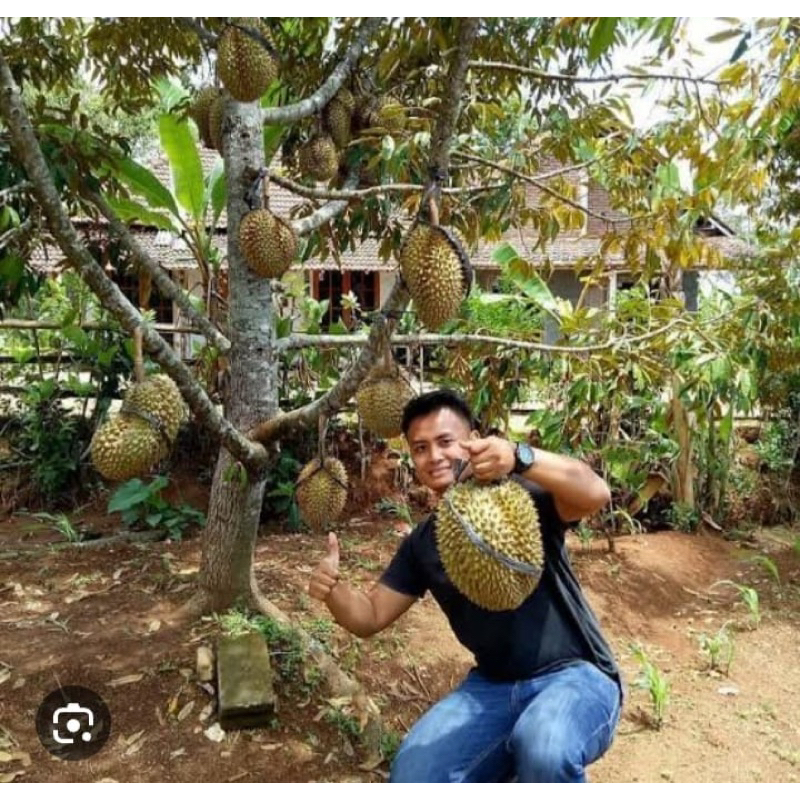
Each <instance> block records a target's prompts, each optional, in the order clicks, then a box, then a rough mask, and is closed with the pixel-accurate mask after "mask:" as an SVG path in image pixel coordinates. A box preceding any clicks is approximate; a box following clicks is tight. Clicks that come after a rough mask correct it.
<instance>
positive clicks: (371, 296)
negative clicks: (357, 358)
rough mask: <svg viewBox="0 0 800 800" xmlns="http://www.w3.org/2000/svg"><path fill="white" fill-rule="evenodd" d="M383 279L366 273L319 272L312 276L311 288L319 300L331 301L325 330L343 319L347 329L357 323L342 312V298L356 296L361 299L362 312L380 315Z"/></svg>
mask: <svg viewBox="0 0 800 800" xmlns="http://www.w3.org/2000/svg"><path fill="white" fill-rule="evenodd" d="M379 280H380V275H379V273H377V272H365V271H363V270H348V271H343V272H340V271H338V270H317V271H314V272H313V273H312V277H311V281H312V283H311V286H312V291H313V295H314V299H315V300H330V305H329V306H328V311H327V312H326V314H325V316H324V317H323V319H322V324H323V327H325V328H328V327H330V326H331V325H332V324H333V323H334V322H336V321H337V320H339V319H342V320H343V321H344V324H345V325H347V327H348V328H349V327H352V326H353V324H354V320H353V319H352V315H351V314H350V312H349V311H344V310H343V309H342V295H345V294H347V293H348V292H352V293H353V294H354V295H355V296H356V297H357V298H358V304H359V306H360V307H361V310H362V311H376V310H377V309H378V304H379V303H380V283H379Z"/></svg>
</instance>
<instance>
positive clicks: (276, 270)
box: [239, 209, 297, 278]
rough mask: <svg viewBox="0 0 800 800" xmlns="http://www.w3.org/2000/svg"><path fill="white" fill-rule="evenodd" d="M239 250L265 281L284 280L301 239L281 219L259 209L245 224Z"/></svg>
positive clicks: (253, 212) (248, 216)
mask: <svg viewBox="0 0 800 800" xmlns="http://www.w3.org/2000/svg"><path fill="white" fill-rule="evenodd" d="M239 247H240V249H241V251H242V255H243V256H244V259H245V261H246V262H247V265H248V266H249V267H250V269H251V270H253V272H255V273H256V274H257V275H260V276H261V277H263V278H280V277H281V275H283V273H284V272H286V270H287V269H289V267H290V266H291V265H292V261H294V258H295V255H296V254H297V236H296V235H295V232H294V231H293V230H292V227H291V226H290V225H288V224H287V223H286V222H284V221H283V220H282V219H281V218H280V217H277V216H275V214H272V213H271V212H270V211H267V210H266V209H258V210H257V211H251V212H250V213H249V214H246V215H245V217H244V219H243V220H242V224H241V225H240V227H239Z"/></svg>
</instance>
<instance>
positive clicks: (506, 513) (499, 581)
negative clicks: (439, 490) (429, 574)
mask: <svg viewBox="0 0 800 800" xmlns="http://www.w3.org/2000/svg"><path fill="white" fill-rule="evenodd" d="M459 516H460V517H461V519H459ZM465 524H469V525H471V527H472V529H473V531H474V532H475V534H477V535H478V537H480V539H481V540H482V541H483V542H484V543H485V544H486V545H488V547H489V548H491V550H493V551H494V552H495V553H496V554H499V555H500V556H502V557H506V558H508V559H513V561H514V562H518V563H519V564H524V565H526V566H529V567H532V568H534V569H535V570H536V574H526V573H524V572H522V571H519V570H517V569H512V568H511V567H510V566H507V565H506V564H504V563H503V562H502V561H501V560H500V559H499V558H497V557H496V555H493V554H490V553H486V552H483V551H482V550H481V549H479V547H478V546H477V545H475V544H474V543H473V542H472V541H471V540H470V538H469V536H468V534H467V532H466V530H465V527H464V526H465ZM436 546H437V548H438V550H439V556H440V557H441V559H442V566H443V567H444V569H445V572H446V573H447V576H448V577H449V578H450V580H451V581H452V582H453V584H454V585H455V586H456V588H457V589H458V590H459V591H460V592H461V593H462V594H464V595H466V596H467V597H468V598H469V599H470V600H471V601H472V602H473V603H475V605H478V606H480V607H481V608H485V609H488V610H489V611H508V610H511V609H514V608H517V607H518V606H519V605H520V604H521V603H522V602H523V601H524V600H525V599H526V598H527V597H529V596H530V595H531V593H532V592H533V590H534V589H535V588H536V586H537V584H538V582H539V574H540V573H539V572H538V570H540V569H541V568H542V566H543V564H544V550H543V547H542V537H541V530H540V527H539V514H538V512H537V510H536V506H535V505H534V502H533V499H532V498H531V496H530V494H528V492H527V491H526V490H525V489H524V488H523V487H522V486H520V485H519V484H518V483H515V482H514V481H511V480H505V481H502V482H500V483H495V484H481V483H478V482H475V481H468V482H466V483H457V484H455V485H454V486H453V487H451V488H450V489H449V490H448V491H447V493H446V494H445V496H444V498H442V500H441V501H440V503H439V505H438V507H437V510H436Z"/></svg>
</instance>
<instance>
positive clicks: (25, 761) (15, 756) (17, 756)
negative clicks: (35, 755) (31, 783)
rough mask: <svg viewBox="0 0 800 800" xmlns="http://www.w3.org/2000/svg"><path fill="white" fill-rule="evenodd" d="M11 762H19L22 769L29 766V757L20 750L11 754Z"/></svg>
mask: <svg viewBox="0 0 800 800" xmlns="http://www.w3.org/2000/svg"><path fill="white" fill-rule="evenodd" d="M11 759H12V761H21V762H22V766H23V767H29V766H30V765H31V757H30V756H29V755H28V754H27V753H26V752H24V751H22V750H17V751H16V752H15V753H12V754H11Z"/></svg>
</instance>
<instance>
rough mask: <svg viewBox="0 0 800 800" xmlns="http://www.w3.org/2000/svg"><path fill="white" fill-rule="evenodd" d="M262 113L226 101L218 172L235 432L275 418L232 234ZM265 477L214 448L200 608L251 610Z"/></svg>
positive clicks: (252, 281)
mask: <svg viewBox="0 0 800 800" xmlns="http://www.w3.org/2000/svg"><path fill="white" fill-rule="evenodd" d="M261 125H262V122H261V109H260V107H259V105H258V104H257V103H237V102H235V101H232V100H230V101H228V103H227V106H226V123H225V125H224V130H225V134H224V136H225V143H224V151H225V174H226V180H227V188H228V209H227V211H228V269H229V281H230V294H229V315H230V318H229V329H230V341H231V350H230V353H229V359H230V387H229V391H228V394H227V397H226V414H225V416H226V418H227V419H228V420H229V421H230V422H231V423H232V424H233V425H234V426H235V427H236V428H237V429H239V430H247V429H249V428H251V427H253V425H255V424H256V423H257V422H259V421H263V420H268V419H271V418H273V417H274V416H275V414H276V413H277V410H278V375H277V363H278V359H277V354H276V353H275V352H274V320H273V313H274V312H273V305H272V290H271V288H270V282H269V281H268V280H266V279H264V278H260V277H258V276H257V275H256V274H255V273H253V272H252V271H251V270H249V269H248V267H247V265H246V263H245V261H244V259H243V257H242V254H241V252H240V250H239V242H238V231H239V225H240V222H241V220H242V217H243V216H244V215H245V214H246V213H247V212H248V211H249V208H248V207H247V205H246V203H245V200H244V198H245V194H246V193H247V191H248V189H249V188H250V184H251V182H252V176H253V175H254V174H256V173H257V172H258V170H260V169H261V167H263V165H264V149H263V144H262V142H263V139H262V129H261ZM264 485H265V479H264V478H263V476H262V475H259V474H257V473H252V472H251V473H247V472H246V471H245V470H243V469H242V468H241V467H240V465H238V464H237V463H236V460H235V459H234V457H233V456H232V455H231V454H230V452H229V451H228V450H227V449H225V448H224V447H223V448H221V450H220V453H219V456H218V459H217V465H216V469H215V471H214V482H213V485H212V488H211V498H210V504H209V512H208V522H207V525H206V529H205V534H204V541H203V558H202V566H201V569H200V592H201V597H202V600H201V602H202V604H203V605H204V606H205V609H206V610H213V611H221V610H224V609H226V608H229V607H230V606H231V605H234V604H237V603H239V604H245V605H253V600H254V595H257V588H256V586H255V581H254V579H253V549H254V546H255V541H256V535H257V533H258V524H259V519H260V515H261V504H262V501H263V497H264Z"/></svg>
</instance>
